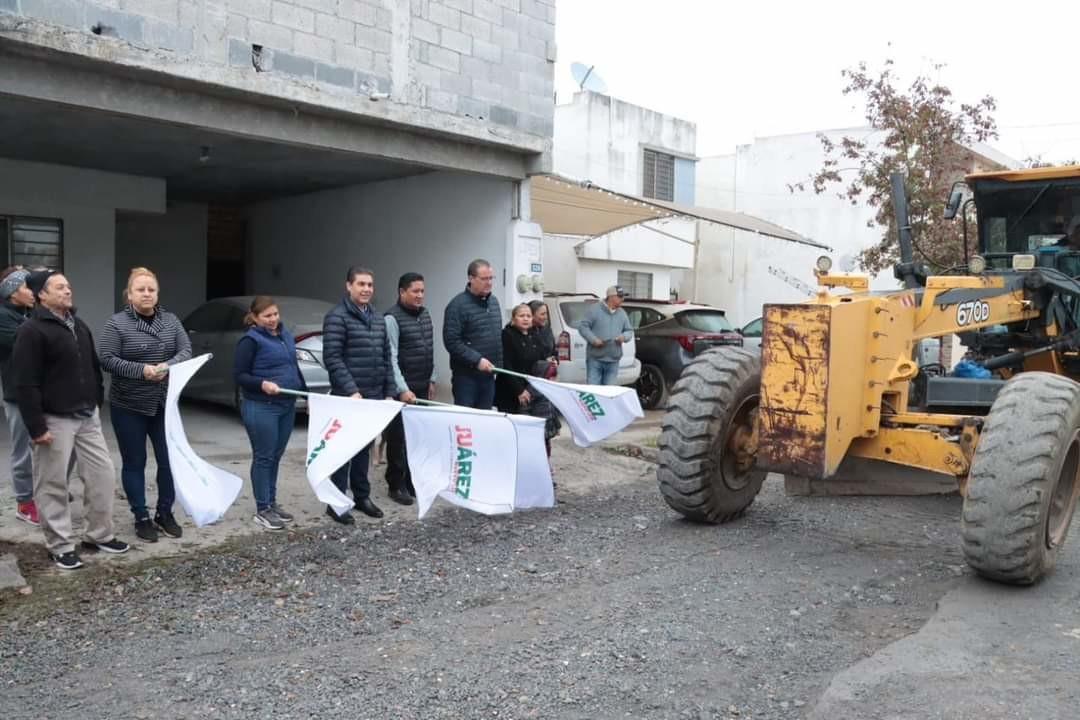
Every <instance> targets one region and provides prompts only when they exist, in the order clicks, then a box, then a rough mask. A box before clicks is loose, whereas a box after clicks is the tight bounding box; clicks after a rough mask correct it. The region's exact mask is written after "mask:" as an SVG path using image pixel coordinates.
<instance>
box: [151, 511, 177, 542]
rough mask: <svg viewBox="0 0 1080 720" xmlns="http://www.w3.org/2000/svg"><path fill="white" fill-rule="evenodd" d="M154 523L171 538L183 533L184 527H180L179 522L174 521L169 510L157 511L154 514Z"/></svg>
mask: <svg viewBox="0 0 1080 720" xmlns="http://www.w3.org/2000/svg"><path fill="white" fill-rule="evenodd" d="M154 524H155V525H157V526H158V528H160V529H161V532H163V533H165V534H166V535H168V536H169V537H171V538H178V537H181V536H183V534H184V528H182V527H180V523H178V522H176V518H174V517H173V514H172V513H171V512H170V513H158V514H157V515H155V516H154Z"/></svg>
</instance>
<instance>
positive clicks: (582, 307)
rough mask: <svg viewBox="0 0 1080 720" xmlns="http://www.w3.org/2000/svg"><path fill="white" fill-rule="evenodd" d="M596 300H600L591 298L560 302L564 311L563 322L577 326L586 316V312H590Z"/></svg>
mask: <svg viewBox="0 0 1080 720" xmlns="http://www.w3.org/2000/svg"><path fill="white" fill-rule="evenodd" d="M596 302H598V301H597V300H593V299H590V300H583V301H576V300H575V301H571V302H561V303H559V311H560V312H561V313H562V317H563V324H565V325H569V326H570V327H575V328H576V327H577V326H578V323H580V322H581V321H582V319H583V318H584V317H585V313H586V312H588V311H589V308H590V307H592V306H593V304H594V303H596Z"/></svg>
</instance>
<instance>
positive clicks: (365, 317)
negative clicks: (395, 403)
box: [323, 267, 397, 525]
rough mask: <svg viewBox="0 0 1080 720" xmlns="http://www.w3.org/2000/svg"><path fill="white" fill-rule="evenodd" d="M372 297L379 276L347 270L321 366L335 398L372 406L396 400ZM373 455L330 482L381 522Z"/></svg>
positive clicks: (347, 521) (329, 320) (345, 520)
mask: <svg viewBox="0 0 1080 720" xmlns="http://www.w3.org/2000/svg"><path fill="white" fill-rule="evenodd" d="M374 294H375V273H373V272H372V271H371V270H368V269H367V268H362V267H351V268H349V271H348V272H347V273H346V274H345V297H343V298H342V299H341V302H340V303H338V304H337V305H336V306H334V308H333V309H331V310H330V312H328V313H326V318H325V319H324V320H323V363H324V364H325V365H326V370H327V372H328V373H329V375H330V390H331V392H332V393H333V394H334V395H343V396H345V397H354V398H367V399H369V400H382V399H383V398H394V397H395V396H396V395H397V393H396V392H395V383H394V372H393V368H392V366H391V363H390V343H389V342H388V341H387V337H386V322H385V321H384V320H383V316H382V315H380V314H379V313H377V312H375V309H374V308H372V307H371V297H372V296H373V295H374ZM370 453H371V445H368V446H367V447H366V448H364V449H363V450H361V451H360V452H358V453H357V454H356V455H355V456H353V459H352V460H351V461H349V462H347V463H345V464H344V465H342V466H341V468H339V469H338V470H336V471H335V472H334V474H333V475H332V476H331V479H332V480H333V481H334V485H336V486H337V488H338V490H341V492H343V493H344V492H347V491H348V490H349V489H350V488H351V489H352V493H353V502H354V503H355V504H356V508H357V509H358V510H360V512H362V513H364V514H365V515H368V516H370V517H373V518H381V517H382V516H383V511H382V510H380V509H379V507H378V506H377V505H376V504H375V503H373V502H372V501H371V484H370V482H368V462H369V460H368V458H369V456H370ZM326 514H327V515H329V516H330V517H331V518H333V519H334V520H335V521H337V522H339V523H342V524H343V525H351V524H353V523H354V522H355V520H354V519H353V516H352V515H351V514H349V513H345V514H344V515H338V514H337V513H335V512H334V511H333V509H331V508H330V507H327V508H326Z"/></svg>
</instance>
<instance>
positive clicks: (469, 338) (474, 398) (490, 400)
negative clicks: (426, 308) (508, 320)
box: [443, 260, 503, 410]
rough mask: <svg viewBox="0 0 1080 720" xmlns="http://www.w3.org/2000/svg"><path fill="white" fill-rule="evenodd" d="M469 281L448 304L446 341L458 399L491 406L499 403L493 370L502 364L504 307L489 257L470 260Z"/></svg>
mask: <svg viewBox="0 0 1080 720" xmlns="http://www.w3.org/2000/svg"><path fill="white" fill-rule="evenodd" d="M468 274H469V282H468V284H467V285H466V286H465V290H464V292H461V293H459V294H458V295H457V296H456V297H455V298H454V299H453V300H451V301H450V304H449V305H447V306H446V315H445V317H444V320H443V344H444V345H446V351H447V352H448V353H450V371H451V372H450V375H451V378H450V386H451V389H452V390H453V392H454V403H455V404H457V405H463V406H465V407H472V408H479V409H481V410H490V409H491V406H492V405H493V404H494V403H495V377H494V375H493V371H494V369H495V368H496V367H498V366H500V365H502V325H503V322H502V309H501V308H500V307H499V299H498V298H497V297H495V295H493V294H492V292H491V289H492V286H493V285H494V284H495V270H494V269H493V268H492V267H491V263H489V262H488V261H487V260H473V261H472V262H471V263H469V269H468Z"/></svg>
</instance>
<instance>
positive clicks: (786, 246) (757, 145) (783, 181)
mask: <svg viewBox="0 0 1080 720" xmlns="http://www.w3.org/2000/svg"><path fill="white" fill-rule="evenodd" d="M825 134H826V135H827V136H828V137H830V138H831V139H833V140H835V141H839V139H840V138H841V137H843V136H850V137H859V138H868V139H871V140H872V137H873V136H872V131H871V130H870V129H868V128H854V129H847V130H830V131H827V132H826V133H825ZM818 135H819V133H803V134H798V135H783V136H777V137H770V138H759V139H757V140H755V142H754V143H753V144H752V145H743V146H740V147H739V148H738V149H737V151H736V153H735V155H727V156H719V157H710V158H702V159H701V160H700V161H699V162H698V182H697V192H698V197H699V202H700V204H701V205H702V206H705V207H715V208H718V209H722V210H737V211H739V212H745V213H747V214H749V215H754V216H757V217H760V218H763V219H765V220H770V221H772V222H774V223H777V224H779V225H782V226H784V227H786V228H789V229H791V230H794V231H796V232H798V233H800V234H801V235H803V236H805V237H808V238H810V239H812V240H815V241H817V242H820V243H822V244H824V245H828V246H830V247H831V248H832V251H831V252H827V253H826V252H824V251H822V250H818V249H815V248H812V247H808V246H803V245H797V244H794V243H789V242H784V241H781V240H774V239H771V238H766V237H761V236H759V235H754V234H751V233H745V232H741V231H735V230H730V229H726V228H717V227H715V226H709V225H708V224H707V223H702V224H701V229H700V231H699V232H700V238H701V246H700V248H699V249H698V257H697V266H696V269H695V272H694V273H693V281H692V282H690V281H689V279H688V281H687V282H685V283H684V285H685V290H684V292H688V293H691V294H692V296H693V299H694V300H696V301H698V302H705V303H709V304H711V305H716V306H719V307H723V308H725V309H726V310H727V311H728V314H729V316H730V317H731V318H732V320H733V321H734V322H736V323H739V324H741V323H745V322H749V321H750V320H752V319H754V318H756V317H758V316H760V315H761V306H762V305H763V304H765V303H772V302H792V301H797V300H799V299H801V298H805V297H807V295H806V294H805V292H803V291H801V290H799V289H796V288H795V287H793V286H792V284H791V283H789V282H787V281H785V280H784V279H781V278H779V277H777V276H776V275H775V274H773V273H771V272H770V268H773V270H774V272H775V271H776V270H779V271H782V272H783V273H786V274H787V275H788V276H791V277H793V278H796V280H797V281H801V282H803V283H807V284H809V285H811V286H813V285H815V282H816V281H815V279H814V275H813V263H814V260H815V259H816V258H817V256H819V255H821V254H828V255H830V256H831V257H832V258H833V261H834V266H835V267H836V268H837V269H838V270H840V269H842V268H844V267H850V265H849V263H851V262H853V261H854V259H855V258H856V257H857V256H858V254H859V252H861V251H862V250H863V249H864V248H867V247H869V246H871V245H873V244H874V243H876V242H877V241H878V240H879V239H880V237H881V230H880V228H878V227H876V226H870V225H869V223H871V222H872V220H873V215H874V213H873V210H872V209H871V208H869V207H867V206H865V205H864V204H858V205H852V204H851V203H850V201H847V200H844V199H842V198H839V197H837V190H836V189H829V190H828V191H826V192H824V193H822V194H820V195H817V194H815V193H814V192H813V190H810V189H808V190H806V191H803V192H798V191H797V192H794V193H792V192H791V191H789V190H788V187H787V186H788V185H789V184H794V183H796V182H799V181H804V180H807V179H808V178H809V177H810V176H811V175H812V174H814V173H815V172H817V171H818V170H820V169H821V166H822V162H823V161H824V159H825V155H824V152H823V151H822V148H821V140H820V139H819V137H818ZM796 284H797V283H796ZM896 286H897V285H896V281H895V280H894V279H893V278H892V273H891V271H885V272H883V273H881V274H880V275H878V276H877V277H876V278H874V279H873V280H872V287H873V288H874V289H889V288H894V287H896Z"/></svg>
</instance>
